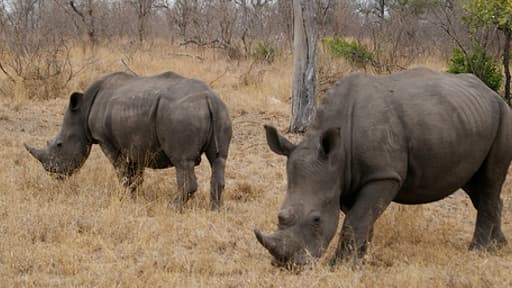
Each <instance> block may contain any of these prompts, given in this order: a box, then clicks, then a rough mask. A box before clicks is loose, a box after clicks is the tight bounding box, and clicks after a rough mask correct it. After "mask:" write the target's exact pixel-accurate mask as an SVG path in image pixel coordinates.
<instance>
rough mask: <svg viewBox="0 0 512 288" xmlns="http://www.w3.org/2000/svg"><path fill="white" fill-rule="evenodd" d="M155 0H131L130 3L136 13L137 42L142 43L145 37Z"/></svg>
mask: <svg viewBox="0 0 512 288" xmlns="http://www.w3.org/2000/svg"><path fill="white" fill-rule="evenodd" d="M155 2H156V1H155V0H131V1H130V4H131V5H132V6H133V7H134V9H135V11H136V13H137V35H138V40H139V43H143V42H144V40H145V38H146V29H147V24H148V20H149V17H150V16H151V11H152V9H153V5H154V4H155Z"/></svg>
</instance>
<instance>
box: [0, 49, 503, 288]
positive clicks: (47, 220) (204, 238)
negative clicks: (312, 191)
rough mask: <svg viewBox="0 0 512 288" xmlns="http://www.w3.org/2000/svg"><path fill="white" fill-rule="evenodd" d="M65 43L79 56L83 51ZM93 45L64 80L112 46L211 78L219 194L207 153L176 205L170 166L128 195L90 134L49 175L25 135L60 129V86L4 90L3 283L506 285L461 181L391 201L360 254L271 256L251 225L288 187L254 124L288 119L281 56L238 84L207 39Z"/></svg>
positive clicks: (99, 67)
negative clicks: (218, 100) (222, 134)
mask: <svg viewBox="0 0 512 288" xmlns="http://www.w3.org/2000/svg"><path fill="white" fill-rule="evenodd" d="M74 53H75V54H74V55H73V59H74V61H76V63H77V65H79V64H80V61H84V60H83V59H85V57H84V56H83V53H84V51H83V50H78V49H77V50H76V51H74ZM180 54H189V55H195V56H200V57H201V58H202V59H203V60H200V59H198V58H196V57H189V56H183V55H180ZM94 56H95V64H94V65H92V66H90V67H89V68H88V69H87V70H86V71H85V72H83V73H82V74H80V77H78V78H76V79H75V80H74V81H73V82H72V83H71V87H70V91H69V92H71V90H73V89H84V88H85V87H86V86H87V85H88V84H89V83H90V81H91V80H92V79H94V78H96V77H98V76H99V75H101V74H104V73H107V72H111V71H115V70H124V69H125V67H124V65H123V64H122V63H121V61H120V60H121V59H123V60H124V61H125V62H126V63H127V64H128V65H129V66H130V68H131V69H133V70H135V71H136V72H137V73H140V74H153V73H158V72H162V71H165V70H174V71H176V72H178V73H181V74H183V75H186V76H191V77H197V78H201V79H204V80H205V81H206V82H212V81H213V84H212V86H213V88H214V89H215V90H216V91H218V92H219V93H220V94H221V96H222V98H223V99H224V100H225V102H226V103H227V105H228V106H229V108H230V110H231V113H232V116H233V123H234V137H233V142H232V146H231V154H230V158H229V162H228V167H227V172H226V191H225V194H224V197H225V206H224V207H223V209H222V210H221V211H220V212H218V213H217V212H210V211H209V203H208V201H209V195H208V192H209V184H208V183H209V175H210V174H209V173H210V171H209V167H208V165H207V161H204V160H205V159H203V163H202V164H201V166H200V167H198V169H196V171H197V175H198V179H199V184H200V187H199V191H198V192H197V194H196V196H195V198H194V199H192V200H191V201H190V202H189V203H188V204H187V208H186V209H185V211H184V213H183V214H179V213H177V212H175V211H174V210H173V209H171V208H169V207H168V204H167V203H168V201H169V199H170V197H171V196H170V195H172V194H174V193H176V183H175V178H174V170H173V169H167V170H161V171H155V170H152V171H147V173H146V181H145V183H144V186H143V187H142V189H141V191H140V195H139V196H140V197H139V198H138V199H137V200H132V199H130V198H129V197H126V196H127V195H126V193H125V191H123V190H122V189H120V187H119V186H118V184H117V180H116V178H115V176H114V172H113V169H112V168H111V166H110V164H109V163H108V161H107V160H106V158H105V157H104V156H103V154H102V153H101V151H100V150H99V149H98V148H97V147H96V148H94V149H93V151H92V153H91V156H90V158H89V160H88V161H87V162H86V164H85V166H84V167H83V169H82V170H81V171H80V172H79V173H78V174H77V175H75V176H73V177H72V178H71V179H69V180H68V181H66V182H59V181H56V180H53V179H52V178H50V177H49V176H48V175H46V174H45V173H44V171H43V169H42V168H41V167H40V165H39V164H38V163H36V161H35V160H34V159H33V158H31V156H30V155H29V154H28V153H26V151H24V149H23V146H22V145H21V143H22V141H28V142H30V143H33V144H37V145H43V143H44V140H46V139H49V138H50V137H53V136H54V135H55V134H56V133H57V132H58V129H59V126H60V123H61V121H62V112H63V110H64V108H65V106H66V104H67V96H68V95H62V96H61V97H59V98H57V99H55V100H50V101H46V102H32V101H29V100H27V99H26V98H23V97H13V98H10V99H0V101H1V102H0V103H1V105H0V146H1V147H2V148H1V149H0V159H2V165H0V181H1V182H0V283H1V286H2V287H31V286H56V287H69V286H86V287H92V286H95V287H113V286H121V287H132V286H133V287H159V286H163V287H241V286H242V287H511V286H512V276H510V275H511V274H510V271H511V270H512V250H511V249H512V248H510V246H509V247H506V248H504V249H503V250H501V251H499V252H498V253H496V254H482V253H476V252H468V251H467V249H466V247H467V244H468V242H469V241H470V239H471V236H472V231H473V225H474V218H475V211H474V209H473V208H472V206H471V204H470V202H469V201H468V200H467V199H466V197H465V196H463V195H462V193H460V194H455V195H453V196H452V197H450V198H449V199H447V200H444V201H441V202H437V203H434V204H430V205H423V206H414V207H413V206H408V207H405V206H399V205H392V206H391V207H390V208H389V209H388V210H387V211H386V212H385V213H384V215H383V216H382V217H381V218H380V219H379V221H378V223H377V225H376V231H375V237H374V243H373V244H372V246H371V250H370V253H369V255H368V257H367V259H366V265H364V266H362V267H356V268H354V267H350V266H349V265H341V266H339V267H337V268H336V269H335V270H334V271H331V270H330V269H329V267H328V265H327V262H328V258H329V257H330V256H331V255H332V253H333V249H334V246H335V245H334V244H335V241H336V240H337V238H335V239H334V240H333V242H332V243H331V247H330V250H329V252H328V253H327V254H326V256H324V257H323V258H322V259H320V260H319V261H318V262H317V263H316V264H314V265H312V266H309V267H306V268H305V269H304V270H303V271H301V272H289V271H286V270H281V269H278V268H275V267H273V266H271V265H270V256H269V254H268V253H267V252H266V251H265V250H264V248H262V247H261V246H260V245H259V244H258V243H257V241H256V239H255V237H254V235H253V232H252V230H253V228H254V227H260V228H262V229H263V230H265V231H270V230H273V229H274V227H275V223H276V218H277V217H276V215H277V211H278V208H279V205H280V203H281V201H282V199H283V197H284V192H285V185H286V183H285V170H284V164H285V159H283V158H281V157H278V156H276V155H274V154H272V153H271V152H270V150H269V149H268V148H267V147H266V144H265V139H264V133H263V129H262V124H263V123H272V124H274V125H276V126H277V127H279V128H280V129H282V130H283V129H284V128H285V127H286V126H287V121H288V116H287V115H288V110H289V99H288V95H289V90H290V89H289V87H290V77H291V68H290V67H291V65H290V62H289V59H278V60H277V61H278V62H277V63H275V64H273V65H271V66H264V67H258V68H257V69H260V70H264V75H263V78H262V82H261V83H253V84H251V85H250V86H244V85H242V84H243V83H240V76H241V75H243V74H244V73H245V72H247V69H248V68H249V66H250V64H251V63H250V62H248V61H241V62H230V61H227V60H226V59H225V57H224V56H223V55H222V54H220V53H216V52H212V51H201V50H190V49H188V50H185V49H182V50H180V49H178V48H169V47H163V46H158V45H155V46H153V47H150V48H148V49H147V50H144V51H128V50H127V51H123V49H120V48H99V49H98V50H97V51H96V52H95V54H94ZM429 61H432V60H431V59H430V60H429ZM219 76H220V77H219ZM258 77H260V76H258ZM260 80H261V79H260ZM291 138H292V139H294V140H298V139H299V137H298V136H291ZM447 177H449V175H447ZM511 187H512V184H511V183H510V182H507V183H506V185H505V188H504V193H503V195H504V202H505V208H504V231H505V234H506V235H507V236H509V238H510V237H512V229H511V228H512V223H511V221H512V216H511V213H509V211H510V209H511V206H512V198H511V193H510V190H511ZM340 217H343V216H342V215H341V216H340ZM510 239H512V238H510Z"/></svg>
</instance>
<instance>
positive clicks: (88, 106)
mask: <svg viewBox="0 0 512 288" xmlns="http://www.w3.org/2000/svg"><path fill="white" fill-rule="evenodd" d="M102 84H103V81H98V82H95V83H94V84H93V85H92V86H91V87H90V88H89V89H87V91H85V103H84V106H85V110H84V114H83V116H84V133H85V137H86V139H87V142H88V143H90V144H96V143H97V142H96V140H94V138H93V137H92V133H91V130H90V129H89V116H90V115H91V111H92V107H93V105H94V102H95V100H96V97H97V96H98V93H99V92H100V89H101V86H102Z"/></svg>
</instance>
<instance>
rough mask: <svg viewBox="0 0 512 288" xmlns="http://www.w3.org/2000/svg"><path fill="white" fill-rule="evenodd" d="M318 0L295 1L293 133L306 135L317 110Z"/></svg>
mask: <svg viewBox="0 0 512 288" xmlns="http://www.w3.org/2000/svg"><path fill="white" fill-rule="evenodd" d="M314 3H315V1H310V0H293V31H294V33H293V58H294V60H293V62H294V63H293V70H294V72H293V83H292V114H291V120H290V128H289V131H290V132H294V133H299V132H304V131H305V130H306V129H307V128H308V126H309V124H310V123H311V120H312V117H313V114H314V112H315V109H316V99H315V96H316V41H317V39H316V38H317V35H316V19H315V11H316V9H315V7H314V5H315V4H314Z"/></svg>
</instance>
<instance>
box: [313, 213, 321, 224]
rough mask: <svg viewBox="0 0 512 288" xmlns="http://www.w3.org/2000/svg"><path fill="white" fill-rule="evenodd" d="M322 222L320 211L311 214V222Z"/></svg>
mask: <svg viewBox="0 0 512 288" xmlns="http://www.w3.org/2000/svg"><path fill="white" fill-rule="evenodd" d="M321 222H322V218H321V217H320V213H312V214H311V224H313V225H314V226H320V223H321Z"/></svg>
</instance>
